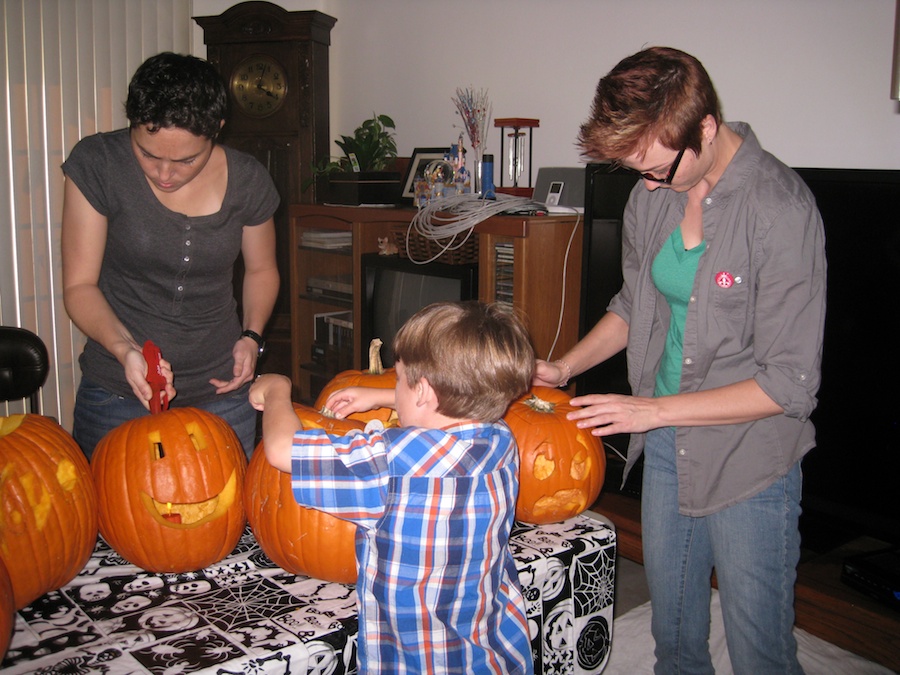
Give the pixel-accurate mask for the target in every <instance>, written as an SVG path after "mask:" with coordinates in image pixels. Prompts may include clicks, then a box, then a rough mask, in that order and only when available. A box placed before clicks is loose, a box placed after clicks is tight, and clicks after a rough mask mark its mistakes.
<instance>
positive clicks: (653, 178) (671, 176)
mask: <svg viewBox="0 0 900 675" xmlns="http://www.w3.org/2000/svg"><path fill="white" fill-rule="evenodd" d="M685 150H687V148H682V149H681V152H679V153H678V154H677V155H675V161H674V162H672V167H671V168H670V169H669V173H668V175H667V176H666V177H665V178H657V177H656V176H654V175H653V174H651V173H643V172H641V171H638V170H637V169H632V168H631V167H628V166H622V168H623V169H625V170H626V171H629V172H631V173H636V174H637V175H638V176H640V177H641V178H643V179H644V180H651V181H653V182H654V183H659V184H660V185H671V184H672V181H673V180H675V172H676V171H678V165H679V164H681V158H682V157H683V156H684V151H685ZM620 166H621V165H620Z"/></svg>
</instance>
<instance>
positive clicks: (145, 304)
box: [62, 129, 279, 406]
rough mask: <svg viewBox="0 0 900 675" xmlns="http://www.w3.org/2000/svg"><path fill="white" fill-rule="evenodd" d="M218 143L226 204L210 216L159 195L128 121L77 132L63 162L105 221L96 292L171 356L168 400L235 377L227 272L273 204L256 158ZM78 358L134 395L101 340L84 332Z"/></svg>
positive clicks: (183, 400)
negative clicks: (173, 205) (172, 393)
mask: <svg viewBox="0 0 900 675" xmlns="http://www.w3.org/2000/svg"><path fill="white" fill-rule="evenodd" d="M224 150H225V155H226V158H227V162H228V186H227V190H226V192H225V198H224V199H223V202H222V208H221V209H220V210H219V211H218V212H217V213H214V214H212V215H208V216H198V217H189V216H185V215H183V214H180V213H175V212H173V211H170V210H169V209H168V208H166V207H165V206H163V204H162V203H160V201H159V199H157V197H156V195H155V194H154V193H153V191H152V189H151V188H150V185H149V184H148V183H147V180H146V178H145V176H144V174H143V172H142V170H141V168H140V165H139V164H138V162H137V159H136V158H135V156H134V153H133V151H132V148H131V141H130V137H129V132H128V130H127V129H122V130H119V131H113V132H109V133H100V134H96V135H93V136H89V137H87V138H84V139H82V140H81V141H80V142H79V143H78V144H77V145H76V146H75V148H74V149H73V150H72V153H71V154H70V155H69V158H68V159H67V160H66V162H65V163H64V164H63V167H62V168H63V172H64V173H65V174H66V176H68V177H69V178H70V179H71V180H72V181H74V183H75V184H76V185H77V186H78V188H79V190H81V192H82V194H84V196H85V198H87V200H88V202H90V204H91V206H93V207H94V209H96V210H97V212H98V213H100V214H102V215H104V216H106V218H107V219H108V231H107V239H106V250H105V252H104V254H103V265H102V268H101V270H100V281H99V286H100V290H101V291H102V292H103V294H104V296H105V297H106V299H107V301H108V302H109V304H110V306H111V307H112V309H113V311H114V312H115V313H116V316H118V317H119V319H120V320H121V321H122V323H123V324H124V325H125V326H126V327H127V328H128V330H130V331H131V334H132V335H133V336H134V339H135V340H136V341H137V343H138V344H139V345H143V344H144V341H145V340H148V339H150V340H153V341H154V342H155V343H156V344H157V345H158V346H159V348H160V351H161V352H162V355H163V358H165V359H167V360H168V361H170V362H171V363H172V369H173V371H174V373H175V383H174V384H175V388H176V389H177V390H178V395H177V396H176V397H175V400H173V401H172V405H173V406H188V405H198V404H200V403H204V402H208V401H211V400H213V399H215V396H216V394H215V387H213V385H211V384H209V379H210V378H219V379H222V380H230V379H231V378H232V376H233V373H232V370H233V367H234V359H233V357H232V354H231V350H232V348H233V347H234V343H235V342H236V341H237V340H238V338H239V336H240V332H241V325H240V322H239V320H238V316H237V302H236V301H235V298H234V289H233V281H232V270H233V266H234V263H235V261H236V260H237V258H238V255H239V254H240V250H241V236H242V233H243V228H244V226H253V225H260V224H262V223H264V222H265V221H267V220H268V219H269V218H270V217H272V215H273V214H274V212H275V209H276V208H277V207H278V203H279V197H278V193H277V191H276V190H275V186H274V184H273V183H272V179H271V177H270V176H269V174H268V173H267V172H266V170H265V168H264V167H263V166H262V165H261V164H260V163H259V162H258V161H256V159H254V158H253V157H251V156H250V155H248V154H246V153H243V152H239V151H237V150H234V149H232V148H227V147H224ZM75 225H76V226H77V223H76V224H75ZM80 364H81V370H82V375H83V376H84V377H85V378H86V379H88V380H89V381H91V382H92V383H94V384H96V385H99V386H101V387H103V388H104V389H107V390H109V391H111V392H113V393H115V394H118V395H120V396H125V397H129V398H133V397H134V394H133V393H132V391H131V387H130V386H129V385H128V383H127V382H126V380H125V373H124V370H123V368H122V366H121V364H120V363H119V362H118V361H117V360H116V359H115V358H114V357H113V356H112V355H111V354H110V353H109V352H108V351H106V349H104V348H103V347H102V346H101V345H100V344H98V343H97V342H95V341H93V340H90V339H89V340H88V342H87V345H86V346H85V348H84V352H83V353H82V355H81V358H80Z"/></svg>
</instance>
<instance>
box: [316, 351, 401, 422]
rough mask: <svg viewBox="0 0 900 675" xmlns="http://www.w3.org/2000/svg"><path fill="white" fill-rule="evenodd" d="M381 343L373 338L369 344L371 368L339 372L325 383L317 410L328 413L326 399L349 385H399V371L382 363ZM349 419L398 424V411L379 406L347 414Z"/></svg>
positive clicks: (386, 386)
mask: <svg viewBox="0 0 900 675" xmlns="http://www.w3.org/2000/svg"><path fill="white" fill-rule="evenodd" d="M381 345H382V342H381V340H379V339H378V338H375V339H373V340H372V342H371V343H370V344H369V369H368V370H345V371H343V372H340V373H338V374H337V375H335V376H334V378H332V380H331V381H330V382H329V383H328V384H326V385H325V388H324V389H322V392H321V393H320V394H319V397H318V398H317V399H316V405H315V408H316V410H320V411H323V412H325V413H326V414H327V413H328V411H327V409H326V408H325V401H327V400H328V397H329V396H331V395H332V394H333V393H334V392H336V391H338V390H339V389H346V388H347V387H375V388H377V389H393V388H394V387H395V386H396V385H397V373H396V372H395V371H394V369H393V368H388V369H385V368H384V366H383V365H382V363H381ZM347 417H348V418H349V419H354V420H358V421H360V422H368V421H369V420H376V419H377V420H381V421H382V422H384V425H385V426H392V425H394V424H396V420H397V413H396V412H395V411H394V410H393V409H392V408H377V409H376V410H367V411H366V412H360V413H352V414H351V415H348V416H347Z"/></svg>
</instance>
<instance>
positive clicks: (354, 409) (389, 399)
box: [325, 387, 396, 419]
mask: <svg viewBox="0 0 900 675" xmlns="http://www.w3.org/2000/svg"><path fill="white" fill-rule="evenodd" d="M395 399H396V396H395V394H394V390H393V389H378V388H375V387H347V388H346V389H340V390H338V391H336V392H334V393H333V394H332V395H331V396H329V397H328V400H326V401H325V407H326V408H327V409H328V410H330V411H331V412H332V413H334V416H335V417H337V418H338V419H344V418H345V417H347V415H351V414H353V413H358V412H365V411H367V410H375V409H377V408H393V407H394V405H395Z"/></svg>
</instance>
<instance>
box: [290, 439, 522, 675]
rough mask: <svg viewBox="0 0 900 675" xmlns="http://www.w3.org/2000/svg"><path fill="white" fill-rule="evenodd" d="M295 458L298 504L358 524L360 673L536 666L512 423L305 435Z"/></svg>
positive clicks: (508, 670)
mask: <svg viewBox="0 0 900 675" xmlns="http://www.w3.org/2000/svg"><path fill="white" fill-rule="evenodd" d="M292 463H293V466H292V468H293V472H292V474H293V475H292V479H293V480H292V485H293V489H294V495H295V497H296V499H297V502H298V503H300V504H303V505H305V506H310V507H314V508H317V509H320V510H322V511H326V512H328V513H331V514H333V515H335V516H339V517H340V518H343V519H345V520H349V521H352V522H354V523H356V524H357V525H358V526H359V529H358V532H357V539H356V558H357V562H358V565H359V570H360V574H359V577H358V580H357V595H358V600H359V616H360V625H359V638H358V640H359V659H358V661H359V672H360V673H366V672H371V673H379V674H381V673H441V674H443V673H460V674H461V675H462V674H469V673H479V674H481V673H531V672H533V665H532V657H531V644H530V639H529V636H528V622H527V619H526V616H525V603H524V600H523V598H522V593H521V590H520V588H519V584H518V574H517V571H516V567H515V563H514V561H513V557H512V553H511V552H510V550H509V546H508V542H509V534H510V529H511V528H512V524H513V519H514V515H515V502H516V494H517V491H518V451H517V449H516V445H515V441H514V439H513V437H512V434H511V432H510V430H509V428H508V427H507V426H506V425H505V424H504V423H502V422H500V423H497V424H465V425H459V426H454V427H450V428H447V429H443V430H439V429H419V428H402V429H398V428H391V429H387V430H380V429H378V430H372V429H367V431H366V433H361V432H359V433H356V434H354V435H351V436H347V437H336V436H328V435H327V434H326V433H325V432H323V431H321V430H315V429H311V430H304V431H300V432H298V433H297V434H296V435H295V436H294V445H293V453H292Z"/></svg>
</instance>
